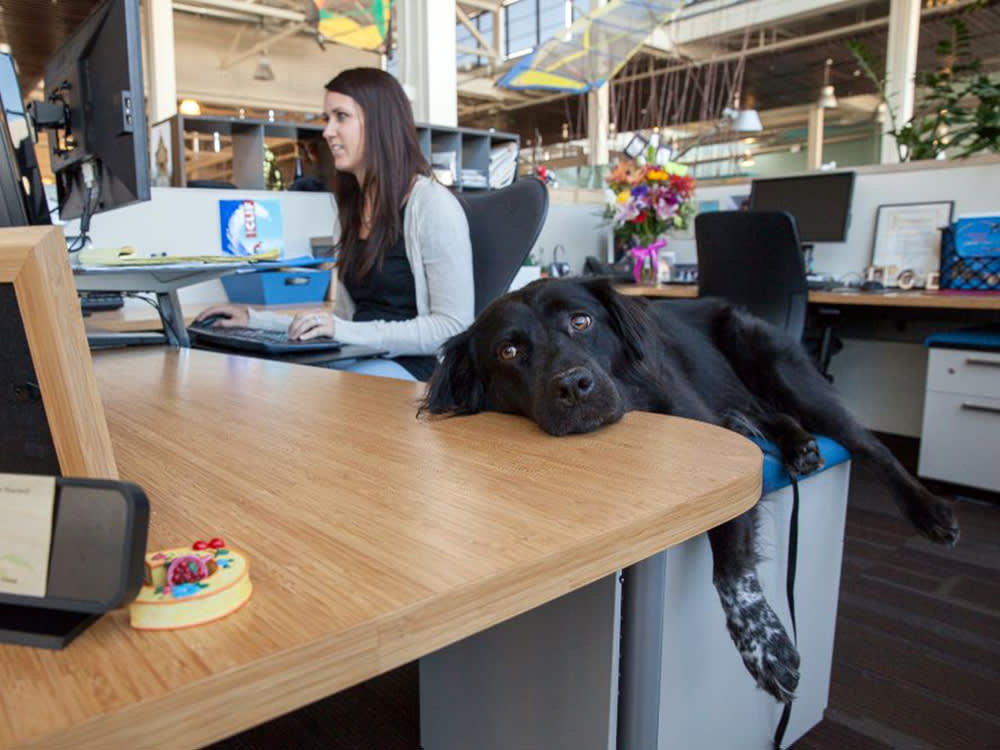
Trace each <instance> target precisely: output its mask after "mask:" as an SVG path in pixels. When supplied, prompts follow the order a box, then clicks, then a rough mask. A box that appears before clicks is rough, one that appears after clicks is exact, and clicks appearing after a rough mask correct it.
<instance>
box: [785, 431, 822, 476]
mask: <svg viewBox="0 0 1000 750" xmlns="http://www.w3.org/2000/svg"><path fill="white" fill-rule="evenodd" d="M825 465H826V461H824V460H823V456H822V455H820V452H819V445H817V444H816V441H815V440H814V439H813V438H812V437H810V438H809V439H808V440H807V441H806V442H804V443H801V444H799V445H798V446H796V448H795V449H794V450H793V451H791V455H790V456H789V461H788V471H789V473H790V474H793V475H794V476H798V477H801V476H805V475H806V474H812V473H813V472H814V471H819V470H820V469H822V468H823V466H825Z"/></svg>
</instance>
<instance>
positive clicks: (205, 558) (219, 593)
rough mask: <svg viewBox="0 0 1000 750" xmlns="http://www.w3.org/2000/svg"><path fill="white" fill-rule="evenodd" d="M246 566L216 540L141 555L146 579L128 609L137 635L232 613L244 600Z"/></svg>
mask: <svg viewBox="0 0 1000 750" xmlns="http://www.w3.org/2000/svg"><path fill="white" fill-rule="evenodd" d="M252 592H253V585H252V584H251V583H250V564H249V562H248V561H247V559H246V557H244V556H243V555H242V554H240V553H239V552H237V551H236V550H233V549H229V548H228V547H227V546H226V543H225V541H224V540H223V539H221V538H220V537H213V538H212V539H210V540H209V541H207V542H206V541H202V540H198V541H196V542H194V543H193V544H192V545H191V546H190V547H176V548H174V549H165V550H159V551H157V552H150V553H149V554H147V555H146V579H145V581H144V582H143V586H142V589H141V590H140V591H139V596H137V597H136V598H135V601H133V602H132V603H131V604H129V616H130V619H131V624H132V627H133V628H136V629H137V630H177V629H179V628H191V627H194V626H195V625H204V624H205V623H209V622H213V621H215V620H218V619H219V618H222V617H225V616H226V615H228V614H229V613H230V612H235V611H236V610H237V609H239V608H240V607H242V606H243V605H244V604H245V603H246V601H247V600H248V599H249V598H250V594H251V593H252Z"/></svg>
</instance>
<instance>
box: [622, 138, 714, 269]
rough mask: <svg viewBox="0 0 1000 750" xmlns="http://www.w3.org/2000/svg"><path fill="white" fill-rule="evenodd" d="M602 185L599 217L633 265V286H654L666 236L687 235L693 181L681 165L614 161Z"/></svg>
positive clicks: (693, 210) (692, 211)
mask: <svg viewBox="0 0 1000 750" xmlns="http://www.w3.org/2000/svg"><path fill="white" fill-rule="evenodd" d="M652 158H653V155H652V154H650V156H649V160H650V161H652ZM606 181H607V183H608V189H607V190H606V191H605V192H606V194H607V198H608V205H607V207H606V208H605V211H604V217H605V218H606V219H609V220H610V221H611V223H612V224H613V226H614V233H615V245H616V247H617V246H619V244H620V243H622V244H624V245H625V247H626V248H627V250H628V253H629V254H630V255H631V256H632V258H633V259H634V262H633V265H632V274H633V276H635V282H636V283H637V284H640V283H648V284H652V283H655V282H656V279H657V274H658V267H659V253H660V250H662V249H663V248H664V247H666V244H667V235H668V234H669V233H670V232H671V230H674V229H686V228H687V227H688V225H689V223H690V221H691V218H692V217H693V216H694V213H695V204H694V178H692V177H690V176H689V175H688V174H687V167H685V166H684V165H683V164H675V163H673V162H667V163H665V164H648V165H640V164H637V163H635V162H632V161H619V162H618V164H617V165H615V167H614V169H613V170H612V171H611V174H610V175H608V176H607V178H606Z"/></svg>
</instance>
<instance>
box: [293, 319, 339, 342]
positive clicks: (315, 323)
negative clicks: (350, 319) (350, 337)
mask: <svg viewBox="0 0 1000 750" xmlns="http://www.w3.org/2000/svg"><path fill="white" fill-rule="evenodd" d="M320 336H327V337H328V338H331V339H332V338H334V336H333V315H332V314H330V313H328V312H315V313H299V314H298V315H296V316H295V317H294V318H292V322H291V324H289V326H288V338H289V339H291V340H292V341H309V339H315V338H319V337H320Z"/></svg>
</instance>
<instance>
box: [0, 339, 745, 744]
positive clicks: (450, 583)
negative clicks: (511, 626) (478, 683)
mask: <svg viewBox="0 0 1000 750" xmlns="http://www.w3.org/2000/svg"><path fill="white" fill-rule="evenodd" d="M94 360H95V369H96V371H97V378H98V383H99V387H100V391H101V396H102V399H103V401H104V405H105V410H106V413H107V418H108V422H109V425H110V432H111V438H112V441H113V444H114V449H115V454H116V458H117V461H118V467H119V471H120V473H121V476H122V478H123V479H128V480H132V481H135V482H138V483H139V484H140V485H142V486H143V488H144V489H145V490H146V492H147V494H148V495H149V499H150V503H151V506H152V520H151V525H150V539H149V542H150V547H151V548H158V547H166V546H176V545H179V544H184V543H187V542H190V541H193V540H195V539H204V538H207V537H210V536H215V535H220V536H223V537H225V539H226V541H227V542H228V543H229V544H231V545H232V546H234V547H235V548H238V549H241V550H243V551H245V552H246V553H247V554H248V556H249V559H250V563H251V576H252V578H253V582H254V587H255V590H254V595H253V598H252V599H251V600H250V602H249V603H248V604H247V605H246V606H245V607H244V608H243V609H242V610H240V611H239V612H237V613H235V614H233V615H231V616H230V617H228V618H225V619H223V620H221V621H219V622H216V623H213V624H211V625H207V626H204V627H200V628H194V629H191V630H185V631H178V632H173V633H170V632H166V633H140V632H137V631H134V630H132V629H131V628H130V627H129V626H128V616H127V613H126V612H125V611H124V610H119V611H116V612H113V613H111V614H110V615H108V616H106V617H104V618H102V619H101V620H100V621H99V622H98V623H97V624H96V625H94V626H93V627H92V628H90V630H89V631H87V632H86V633H84V634H83V635H81V636H80V637H79V638H78V639H77V640H76V641H75V642H74V643H72V644H71V645H70V646H69V648H67V649H66V650H65V651H63V652H49V651H41V650H35V649H28V648H23V647H14V646H2V647H0V685H2V686H3V688H2V690H3V700H2V702H0V747H3V748H10V747H45V748H50V749H51V748H72V749H73V750H80V749H81V748H102V750H107V748H130V749H137V748H157V749H167V748H193V747H199V746H202V745H204V744H207V743H210V742H212V741H215V740H217V739H220V738H222V737H224V736H227V735H230V734H233V733H235V732H238V731H241V730H243V729H246V728H248V727H251V726H253V725H255V724H258V723H260V722H263V721H266V720H268V719H270V718H273V717H275V716H278V715H280V714H282V713H285V712H288V711H290V710H293V709H295V708H298V707H300V706H303V705H305V704H307V703H310V702H312V701H315V700H317V699H319V698H321V697H323V696H326V695H329V694H332V693H334V692H336V691H338V690H341V689H343V688H346V687H349V686H351V685H354V684H356V683H358V682H361V681H363V680H365V679H367V678H369V677H372V676H374V675H376V674H379V673H381V672H384V671H387V670H390V669H393V668H395V667H397V666H398V665H401V664H404V663H406V662H409V661H411V660H413V659H416V658H418V657H421V656H423V655H426V654H428V653H430V652H433V651H435V650H437V649H439V648H441V647H443V646H445V645H448V644H451V643H454V642H456V641H458V640H459V639H462V638H464V637H466V636H468V635H471V634H473V633H476V632H479V631H481V630H483V629H485V628H488V627H490V626H491V625H493V624H495V623H498V622H501V621H503V620H505V619H507V618H510V617H512V616H514V615H517V614H519V613H522V612H525V611H527V610H529V609H532V608H534V607H537V606H539V605H541V604H543V603H545V602H548V601H551V600H553V599H555V598H557V597H559V596H561V595H562V594H565V593H567V592H569V591H572V590H575V589H577V588H580V587H581V586H584V585H585V584H587V583H590V582H591V581H594V580H597V579H598V578H600V577H602V576H605V575H608V574H610V573H612V572H614V571H616V570H618V569H619V568H622V567H624V566H626V565H629V564H631V563H633V562H636V561H638V560H641V559H644V558H647V557H649V556H651V555H653V554H654V553H657V552H658V551H660V550H663V549H665V548H666V547H668V546H670V545H673V544H675V543H678V542H681V541H683V540H685V539H688V538H690V537H692V536H694V535H696V534H698V533H700V532H702V531H705V530H707V529H708V528H710V527H712V526H715V525H716V524H718V523H721V522H723V521H725V520H727V519H729V518H732V517H734V516H736V515H738V514H739V513H741V512H743V511H744V510H746V509H747V508H749V507H751V506H752V505H753V503H754V502H755V501H756V500H757V497H758V494H759V492H760V481H761V456H760V452H759V451H758V449H757V448H756V447H755V446H753V445H752V444H751V443H750V442H749V441H747V440H744V439H743V438H741V437H739V436H738V435H736V434H735V433H732V432H728V431H726V430H723V429H720V428H717V427H712V426H709V425H706V424H701V423H697V422H691V421H688V420H683V419H678V418H671V417H664V416H658V415H653V414H646V413H631V414H628V415H626V417H625V418H624V419H623V420H622V421H621V422H620V423H618V424H615V425H612V426H610V427H607V428H605V429H602V430H599V431H598V432H596V433H593V434H591V435H581V436H571V437H564V438H553V437H550V436H548V435H546V434H544V433H542V432H541V431H540V430H539V429H538V428H537V427H536V426H534V425H533V424H532V423H530V422H528V421H527V420H525V419H522V418H517V417H512V416H505V415H500V414H482V415H477V416H475V417H468V418H457V419H447V420H437V421H428V420H417V419H415V416H414V415H415V411H416V405H415V404H416V400H417V399H418V397H419V396H420V394H421V392H422V390H421V386H420V385H418V384H414V383H405V382H402V381H397V380H391V379H386V378H375V377H365V376H360V375H355V374H352V373H344V372H337V371H333V370H325V369H314V368H309V367H294V366H290V365H285V364H282V363H279V362H270V361H267V360H260V359H249V358H244V357H237V356H232V355H222V354H216V353H212V352H204V351H198V350H190V349H173V350H164V349H159V348H157V349H145V350H140V349H132V350H109V351H105V352H98V353H96V354H95V356H94Z"/></svg>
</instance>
